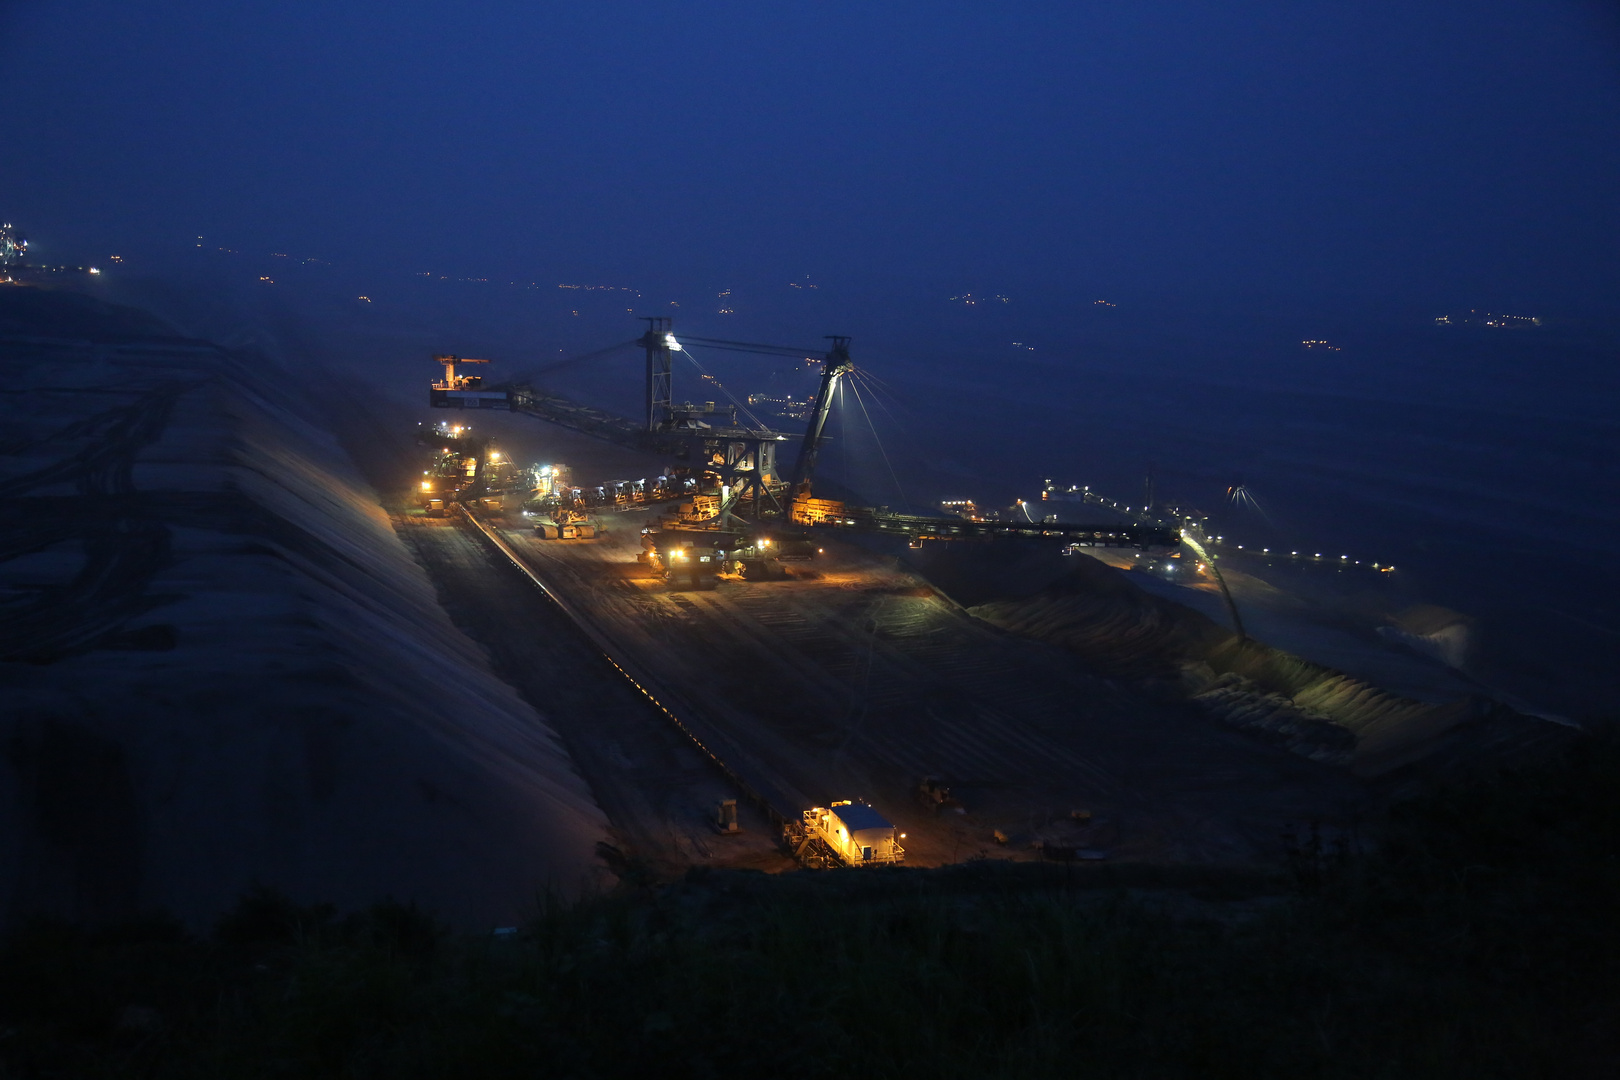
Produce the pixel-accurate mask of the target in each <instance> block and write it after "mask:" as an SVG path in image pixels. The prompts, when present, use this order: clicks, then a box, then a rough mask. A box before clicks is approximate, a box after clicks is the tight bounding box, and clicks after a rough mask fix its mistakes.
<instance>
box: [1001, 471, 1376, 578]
mask: <svg viewBox="0 0 1620 1080" xmlns="http://www.w3.org/2000/svg"><path fill="white" fill-rule="evenodd" d="M1069 490H1070V491H1073V490H1074V488H1072V487H1071V488H1070V489H1069ZM1080 490H1081V491H1082V492H1083V493H1084V494H1086V495H1090V496H1091V497H1092V498H1093V499H1096V500H1097V501H1098V502H1099V503H1102V504H1104V505H1106V506H1108V507H1109V508H1111V509H1114V510H1118V509H1120V505H1119V503H1117V502H1115V501H1114V500H1113V499H1107V498H1104V497H1103V496H1101V495H1097V494H1094V493H1093V492H1092V490H1091V486H1090V485H1089V484H1088V485H1086V486H1084V487H1082V488H1081V489H1080ZM1019 502H1020V503H1022V502H1023V500H1022V499H1020V500H1019ZM1124 510H1125V513H1127V514H1129V513H1134V511H1133V510H1132V509H1131V508H1130V507H1128V506H1127V507H1125V508H1124ZM1142 512H1143V513H1146V512H1147V508H1146V507H1143V508H1142ZM1214 540H1215V543H1217V544H1222V543H1225V542H1226V537H1224V536H1217V537H1215V538H1214ZM1233 550H1235V551H1245V550H1246V551H1248V553H1249V554H1251V555H1253V554H1254V553H1255V551H1254V549H1253V548H1245V547H1244V546H1243V545H1242V544H1234V545H1233ZM1260 554H1262V555H1270V556H1272V557H1273V558H1278V559H1281V558H1290V559H1299V558H1305V559H1312V560H1315V559H1320V558H1322V553H1321V552H1320V551H1318V552H1316V553H1315V554H1314V555H1304V556H1302V555H1300V553H1299V552H1297V551H1290V552H1289V553H1288V554H1287V555H1286V556H1284V555H1283V554H1282V553H1280V552H1278V553H1276V554H1275V555H1273V553H1272V550H1271V549H1270V548H1261V549H1260ZM1331 559H1332V557H1331V556H1329V561H1331ZM1339 561H1340V562H1341V563H1345V564H1346V565H1349V566H1360V565H1362V563H1361V560H1360V559H1352V558H1351V557H1350V556H1348V555H1340V556H1339ZM1367 565H1368V566H1369V567H1371V568H1372V569H1374V570H1377V571H1379V572H1380V573H1384V574H1387V573H1389V572H1390V571H1391V570H1394V569H1395V567H1394V566H1393V565H1391V566H1380V565H1379V564H1378V563H1376V562H1374V563H1368V564H1367Z"/></svg>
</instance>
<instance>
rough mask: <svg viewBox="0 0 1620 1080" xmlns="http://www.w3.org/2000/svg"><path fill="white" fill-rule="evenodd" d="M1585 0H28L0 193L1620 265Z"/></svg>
mask: <svg viewBox="0 0 1620 1080" xmlns="http://www.w3.org/2000/svg"><path fill="white" fill-rule="evenodd" d="M1616 25H1617V24H1616V20H1615V18H1614V16H1613V15H1612V12H1611V10H1610V9H1608V8H1606V7H1604V6H1600V5H1596V4H1591V3H1576V2H1563V3H1560V2H1539V3H1537V2H1498V0H1470V2H1467V3H1464V2H1414V0H1407V2H1402V3H1358V4H1343V3H1271V4H1262V3H1254V4H1244V3H1234V2H1222V3H1203V4H1200V3H1131V4H1118V3H1116V4H1091V3H1048V4H1021V5H1008V4H989V3H979V4H960V3H945V2H940V0H932V2H928V3H912V4H904V3H871V2H864V3H825V2H818V3H798V4H793V3H778V2H762V0H751V2H748V3H712V4H701V5H694V4H649V3H639V4H638V3H588V4H587V3H575V4H570V5H557V4H512V3H501V4H479V3H464V4H456V5H444V4H422V3H414V2H410V0H404V2H397V0H396V2H391V3H387V4H382V3H356V4H348V5H333V4H329V3H304V2H284V3H279V4H273V5H253V6H248V5H221V4H217V3H176V2H155V3H146V4H128V3H112V2H102V0H85V2H76V3H69V2H36V3H29V4H20V3H12V4H6V5H4V6H0V67H3V69H4V72H5V77H4V84H3V86H4V89H3V93H4V106H3V108H0V216H3V217H9V218H12V219H14V220H16V221H17V222H18V223H19V224H22V225H24V226H25V228H27V230H28V232H29V234H30V235H31V236H32V237H33V238H34V239H35V241H36V243H37V244H38V245H39V246H40V248H41V254H42V255H45V256H47V257H49V256H50V255H51V254H52V253H55V254H56V255H59V256H61V257H96V256H99V255H101V254H104V253H107V252H111V251H116V250H119V249H128V250H132V251H136V252H139V253H140V255H141V257H142V258H143V259H145V260H147V261H149V262H151V263H154V264H158V263H161V262H162V261H163V260H165V259H168V258H173V257H178V256H179V255H181V254H183V253H184V252H185V251H186V250H187V245H189V244H192V243H194V241H193V240H192V239H191V238H192V237H194V236H196V235H197V234H199V233H200V234H203V235H205V236H206V237H207V238H208V243H210V244H214V243H216V242H217V243H218V244H220V245H228V246H232V247H236V248H240V249H250V250H260V251H265V252H268V251H292V252H294V253H296V254H298V255H300V256H319V257H321V258H324V259H328V260H330V261H332V262H334V263H337V264H339V265H343V266H349V267H353V268H356V269H357V270H362V269H363V270H365V271H367V272H392V271H398V272H401V273H404V272H412V271H415V270H419V269H430V268H431V269H433V270H435V271H437V272H446V273H452V274H466V275H489V276H496V277H499V276H532V277H537V278H541V279H550V278H556V279H557V280H571V279H587V280H588V279H593V278H594V279H598V280H601V281H611V282H621V281H622V282H627V283H634V284H636V285H638V286H642V287H648V288H667V289H669V290H672V291H673V290H675V289H677V288H682V287H691V288H702V289H707V288H709V287H711V286H715V285H721V284H725V283H730V282H745V281H750V280H781V279H784V278H785V277H801V276H802V275H805V274H810V275H812V276H813V278H815V279H819V280H822V281H841V282H844V283H846V284H849V285H854V286H860V287H865V286H870V287H874V288H893V289H898V290H901V291H904V290H911V289H917V290H924V291H926V290H934V291H939V290H944V291H947V292H955V291H964V290H978V291H983V292H1001V293H1007V294H1010V295H1014V296H1016V297H1017V298H1018V299H1019V300H1020V302H1023V303H1040V304H1043V305H1057V306H1061V305H1063V304H1065V303H1068V302H1072V301H1075V300H1076V299H1079V298H1082V297H1083V298H1085V299H1086V300H1087V301H1088V302H1089V300H1090V299H1091V298H1092V296H1093V295H1097V296H1102V295H1108V296H1127V297H1172V298H1182V299H1188V300H1195V301H1199V302H1205V303H1207V302H1210V301H1216V302H1219V301H1223V300H1228V299H1240V300H1253V299H1255V298H1260V299H1264V300H1265V301H1266V302H1269V303H1274V304H1276V305H1279V306H1281V307H1285V308H1289V309H1294V310H1308V309H1311V308H1313V307H1324V308H1334V307H1344V306H1347V305H1348V306H1356V305H1364V304H1369V303H1370V304H1375V305H1382V304H1398V305H1413V306H1415V307H1419V308H1421V307H1424V306H1429V307H1435V308H1436V309H1437V310H1439V309H1445V308H1447V307H1451V306H1456V305H1465V306H1473V305H1475V304H1478V305H1484V306H1490V305H1497V306H1508V307H1514V306H1516V307H1519V308H1525V309H1530V308H1535V309H1539V310H1541V311H1568V312H1580V313H1583V314H1593V313H1603V312H1605V311H1609V310H1612V306H1613V303H1614V299H1615V297H1616V296H1617V295H1620V289H1617V286H1620V197H1617V196H1620V59H1617V57H1620V35H1617V33H1616Z"/></svg>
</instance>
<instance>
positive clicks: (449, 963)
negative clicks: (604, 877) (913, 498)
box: [0, 741, 1620, 1080]
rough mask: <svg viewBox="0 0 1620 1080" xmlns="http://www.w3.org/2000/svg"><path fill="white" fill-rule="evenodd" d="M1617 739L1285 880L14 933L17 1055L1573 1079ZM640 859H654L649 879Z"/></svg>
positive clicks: (249, 906)
mask: <svg viewBox="0 0 1620 1080" xmlns="http://www.w3.org/2000/svg"><path fill="white" fill-rule="evenodd" d="M1617 769H1620V754H1617V753H1616V751H1615V748H1614V747H1613V746H1612V745H1603V744H1599V743H1594V742H1590V741H1588V742H1584V743H1582V744H1581V745H1579V746H1578V747H1576V748H1574V750H1573V752H1571V753H1569V754H1567V755H1566V756H1564V757H1562V758H1561V759H1559V760H1556V761H1554V762H1553V763H1551V764H1548V765H1543V766H1541V767H1538V768H1536V769H1534V770H1528V771H1524V772H1520V773H1516V774H1509V775H1505V776H1500V777H1497V778H1494V779H1491V780H1489V781H1486V782H1478V783H1473V784H1470V785H1467V786H1460V787H1454V788H1449V789H1446V790H1444V791H1441V792H1439V793H1436V794H1431V795H1429V796H1427V797H1424V798H1422V799H1420V800H1417V801H1415V802H1410V803H1407V804H1404V805H1402V806H1400V807H1398V808H1397V809H1396V811H1395V813H1394V814H1393V815H1392V817H1391V820H1390V822H1389V824H1388V825H1387V827H1385V828H1383V829H1382V830H1381V832H1380V833H1379V834H1378V835H1377V836H1376V837H1372V836H1369V837H1367V838H1365V839H1367V840H1376V842H1377V843H1376V847H1377V852H1376V854H1368V853H1365V852H1362V851H1358V850H1356V849H1355V848H1354V847H1336V846H1324V845H1321V844H1319V843H1317V842H1316V841H1315V839H1314V838H1313V837H1312V835H1311V833H1310V832H1309V831H1308V830H1303V831H1300V832H1297V833H1296V834H1295V843H1294V845H1293V847H1292V855H1291V858H1290V861H1289V866H1288V870H1287V872H1285V873H1283V874H1281V875H1279V876H1277V877H1274V878H1273V877H1266V876H1257V875H1255V874H1253V873H1248V874H1237V873H1234V872H1231V871H1222V870H1218V869H1212V868H1208V867H1205V868H1198V869H1192V868H1174V867H1168V868H1164V867H1161V868H1153V867H1145V866H1107V865H1101V866H1099V865H1086V864H1078V865H1077V864H1070V865H1068V866H1063V867H1060V866H1054V865H1050V864H1047V865H1041V864H1035V865H1024V866H1015V865H1008V864H1000V863H991V862H978V863H969V864H967V865H965V866H959V867H953V868H949V869H945V870H938V871H903V870H902V871H892V872H891V871H872V872H856V871H847V872H844V871H834V872H827V873H821V874H811V873H804V874H793V875H780V876H775V877H770V876H766V875H763V874H749V873H743V872H726V873H708V874H703V873H701V872H697V871H694V872H693V873H692V874H690V875H689V876H688V878H687V879H686V880H685V881H682V882H679V883H676V884H673V885H668V886H664V887H661V888H651V887H637V886H634V885H627V886H626V887H625V888H624V889H622V890H620V891H619V892H618V893H617V894H615V895H612V896H607V897H599V898H596V899H592V900H587V901H583V902H581V903H578V904H574V905H569V904H552V905H550V906H548V907H547V908H546V909H545V910H543V911H537V912H536V913H535V914H534V916H533V917H532V918H531V919H529V920H528V921H526V922H525V923H524V924H523V925H522V926H521V927H520V928H515V929H514V930H513V931H512V932H511V933H502V934H498V935H495V936H489V935H485V936H481V937H476V938H474V937H468V936H454V935H451V934H449V933H447V932H446V931H444V930H443V929H442V928H441V927H440V926H439V925H438V924H437V923H436V921H435V919H434V918H433V917H432V916H431V915H430V914H428V913H425V912H423V911H421V910H419V909H414V908H410V907H404V906H401V905H398V904H393V903H383V904H378V905H376V906H373V907H371V908H369V909H366V910H363V911H360V912H356V913H354V914H352V915H348V916H342V917H340V916H339V915H338V914H337V913H336V912H334V911H333V910H332V909H330V908H322V907H310V906H300V905H297V904H293V903H291V902H289V901H287V900H285V899H284V898H281V897H279V896H276V895H275V894H271V893H264V892H258V893H254V894H252V895H249V896H248V897H246V898H244V899H243V900H242V902H241V903H240V904H239V905H238V906H237V907H236V908H235V910H234V911H232V912H231V913H229V914H228V915H227V916H226V917H225V918H224V919H222V920H221V921H220V922H219V924H218V926H217V928H216V929H215V931H214V932H213V933H212V934H211V935H209V936H207V937H192V936H188V935H186V934H185V933H184V932H183V931H182V930H181V929H180V928H179V927H178V926H176V925H175V924H173V923H171V922H167V921H165V920H162V919H150V920H147V921H144V922H139V923H130V924H125V925H122V926H116V927H106V928H103V929H102V930H100V931H97V932H85V931H82V930H76V929H74V928H72V927H68V926H64V925H61V924H56V923H49V922H37V923H34V924H32V925H30V926H28V927H26V928H23V929H22V930H20V931H18V932H17V933H14V934H13V935H12V936H11V937H10V938H9V940H7V941H6V942H5V944H4V946H3V948H0V1075H4V1076H10V1077H74V1078H85V1077H115V1076H136V1075H139V1076H143V1077H154V1078H171V1077H172V1078H182V1077H184V1078H190V1077H204V1076H208V1077H219V1076H229V1077H279V1076H299V1077H376V1078H384V1077H386V1078H389V1080H404V1078H430V1077H452V1076H454V1077H463V1076H465V1077H532V1076H560V1077H621V1076H622V1077H631V1076H638V1077H639V1076H668V1077H712V1076H735V1077H762V1076H770V1077H866V1076H871V1077H911V1076H927V1077H937V1078H940V1080H949V1078H956V1077H963V1078H967V1077H973V1078H980V1077H1019V1078H1028V1077H1068V1076H1088V1077H1189V1078H1191V1077H1197V1078H1200V1080H1202V1078H1210V1077H1216V1078H1218V1077H1232V1078H1240V1077H1241V1078H1245V1080H1247V1078H1252V1077H1302V1076H1308V1077H1324V1078H1340V1077H1342V1078H1346V1080H1352V1078H1353V1080H1361V1078H1365V1077H1392V1078H1396V1077H1412V1078H1423V1080H1432V1078H1444V1077H1458V1078H1463V1077H1467V1078H1477V1077H1515V1078H1520V1077H1549V1078H1552V1077H1557V1078H1560V1080H1568V1078H1576V1080H1579V1078H1588V1077H1590V1078H1598V1077H1608V1076H1612V1075H1613V1065H1614V1062H1615V1060H1616V1059H1617V1055H1620V975H1617V972H1620V932H1617V931H1620V925H1617V917H1616V914H1615V913H1616V911H1617V910H1620V907H1617V903H1616V902H1617V901H1620V863H1617V861H1616V856H1615V852H1616V851H1620V795H1617V792H1620V787H1617V786H1616V785H1615V784H1614V782H1613V777H1614V775H1615V772H1616V770H1617ZM630 877H631V878H632V879H633V877H634V875H633V874H632V875H630Z"/></svg>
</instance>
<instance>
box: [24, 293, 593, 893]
mask: <svg viewBox="0 0 1620 1080" xmlns="http://www.w3.org/2000/svg"><path fill="white" fill-rule="evenodd" d="M0 364H3V365H4V370H5V373H6V380H5V381H6V389H7V393H6V394H4V395H3V396H0V425H3V426H0V430H3V431H4V432H5V435H4V438H3V439H0V493H3V494H4V495H5V497H6V501H5V505H6V508H7V513H6V515H5V518H4V522H3V524H0V538H3V539H0V611H3V612H4V613H5V619H4V620H0V699H3V700H4V702H5V708H4V709H3V710H0V746H3V747H4V751H5V756H4V760H3V761H0V905H3V906H0V916H3V917H4V919H5V920H8V921H16V920H18V919H21V918H24V917H26V916H28V915H30V914H33V913H39V912H44V913H50V914H53V915H57V916H61V917H66V918H74V919H90V920H100V919H113V918H118V917H123V916H128V915H130V914H132V913H134V912H136V911H141V910H151V909H157V908H163V909H167V910H170V911H173V912H175V913H177V914H179V915H181V916H182V917H184V918H186V919H187V920H189V921H191V922H194V923H196V922H203V921H206V920H209V919H212V918H213V917H214V916H215V915H217V913H218V912H219V911H221V910H223V909H224V908H225V907H227V906H228V905H230V904H231V903H232V902H233V901H234V900H235V899H236V898H237V897H238V896H239V895H240V894H241V893H242V891H243V890H244V889H245V888H247V887H249V886H250V885H252V884H253V883H255V882H261V883H264V884H267V885H271V886H274V887H277V888H279V889H282V890H284V891H286V892H287V893H289V894H290V895H292V896H294V897H296V898H301V899H304V900H307V901H314V900H320V901H330V902H335V903H337V904H340V905H343V906H356V905H363V904H366V903H369V902H372V901H374V900H376V899H377V898H379V897H381V896H383V895H387V894H391V895H393V896H395V897H396V898H399V899H401V900H407V899H410V900H417V901H420V902H422V903H424V904H426V905H429V906H431V907H432V908H434V909H435V910H438V911H440V912H443V913H444V914H446V915H449V916H451V917H452V918H454V919H456V920H458V921H459V922H462V923H465V924H468V925H479V924H484V925H487V924H489V923H490V922H503V923H504V922H510V921H513V920H515V919H516V918H518V917H520V916H521V915H522V914H523V913H524V912H525V911H526V910H528V909H530V908H531V907H532V904H533V902H534V900H535V897H536V896H537V894H539V893H541V892H542V891H544V890H547V889H553V890H557V891H560V892H563V893H575V892H578V891H579V890H580V889H581V888H582V887H585V886H586V885H588V884H589V882H590V881H591V879H592V877H593V875H594V874H595V873H596V871H595V869H594V865H595V864H594V857H593V853H594V850H595V846H596V843H597V841H598V840H599V839H600V838H601V837H603V836H604V835H605V833H606V822H605V819H604V818H603V815H602V814H601V812H600V811H599V810H598V809H597V807H596V805H595V803H594V801H593V800H592V798H591V795H590V793H589V791H588V790H587V788H586V786H585V784H584V783H583V781H581V780H580V779H579V777H578V776H577V775H576V773H575V772H574V769H573V767H572V765H571V763H570V761H569V759H568V757H567V755H566V753H565V752H564V750H563V749H562V748H561V747H560V746H559V744H558V742H557V740H556V738H555V736H554V735H553V733H552V732H551V730H550V729H549V728H548V727H547V725H546V724H545V722H544V721H543V720H542V719H541V718H540V717H538V716H537V715H536V714H535V713H534V711H533V710H532V709H531V708H530V707H529V706H527V705H526V704H524V703H523V702H522V701H521V700H520V699H519V698H518V697H517V696H516V695H515V694H514V693H513V692H512V690H511V689H510V688H509V687H507V686H506V685H505V684H504V683H502V682H500V681H499V680H498V679H496V678H495V677H494V676H493V675H492V674H491V673H490V671H489V667H488V663H487V660H486V658H485V656H484V654H483V652H482V651H481V650H480V649H479V648H478V647H477V646H476V645H474V644H473V643H472V642H471V641H469V640H468V639H467V638H466V637H465V636H463V635H462V634H461V633H460V632H459V631H458V630H456V629H455V627H453V626H452V625H451V623H450V621H449V619H448V618H447V617H446V615H445V614H444V612H443V611H442V609H441V608H440V607H439V605H438V603H437V601H436V599H435V596H434V593H433V589H432V587H431V585H430V584H429V582H428V580H427V578H426V576H425V575H424V573H423V572H422V570H421V569H420V567H418V566H417V564H416V563H415V562H414V561H412V559H411V557H410V555H409V554H408V553H407V552H406V551H405V549H404V547H403V546H402V545H401V543H400V541H399V540H398V538H397V537H396V536H395V534H394V531H393V529H392V528H391V526H390V523H389V519H388V517H387V515H386V514H384V513H383V511H382V510H381V509H380V508H379V507H378V505H377V501H376V498H375V496H374V494H373V493H372V492H371V491H370V490H369V489H367V488H366V486H365V485H364V484H363V483H362V482H361V481H360V479H359V478H358V476H357V475H356V473H355V471H354V469H353V467H352V465H351V464H350V462H349V460H348V458H347V456H346V455H345V454H344V453H343V452H342V450H341V449H340V448H339V446H338V444H337V443H336V441H335V440H334V439H333V438H332V437H331V435H330V434H329V433H328V432H326V431H325V430H323V429H322V428H321V427H320V426H319V425H318V424H317V423H314V422H312V421H311V418H310V415H309V412H308V402H307V400H303V401H301V400H299V399H298V398H297V397H295V396H294V395H292V394H290V393H288V392H286V391H285V390H283V389H282V387H283V386H285V385H287V384H288V383H290V381H291V380H288V379H286V378H284V377H280V375H281V373H280V372H279V371H278V369H277V367H276V365H275V364H274V363H272V362H271V361H270V360H269V359H267V358H266V357H264V356H263V355H258V354H249V353H241V352H231V351H227V350H224V349H221V348H218V347H216V346H213V345H210V344H208V343H207V342H202V341H196V340H190V339H186V338H182V337H180V336H178V335H176V334H175V332H174V331H173V330H172V329H169V328H168V327H165V326H163V325H162V324H160V323H157V322H156V321H155V320H153V319H151V318H149V317H147V316H145V315H143V314H142V313H140V312H137V311H133V310H131V309H128V308H116V307H112V306H110V305H105V304H98V303H95V302H93V301H89V300H87V299H85V298H83V297H78V296H73V295H68V294H61V293H48V292H43V291H40V290H35V289H25V288H6V289H0ZM278 377H280V381H279V383H278V381H277V380H278Z"/></svg>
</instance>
